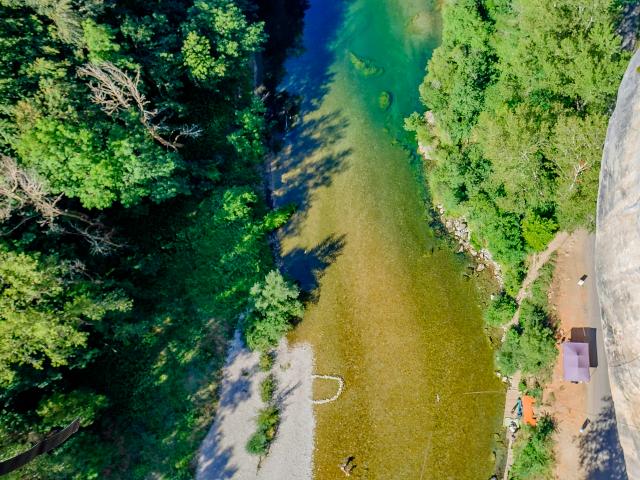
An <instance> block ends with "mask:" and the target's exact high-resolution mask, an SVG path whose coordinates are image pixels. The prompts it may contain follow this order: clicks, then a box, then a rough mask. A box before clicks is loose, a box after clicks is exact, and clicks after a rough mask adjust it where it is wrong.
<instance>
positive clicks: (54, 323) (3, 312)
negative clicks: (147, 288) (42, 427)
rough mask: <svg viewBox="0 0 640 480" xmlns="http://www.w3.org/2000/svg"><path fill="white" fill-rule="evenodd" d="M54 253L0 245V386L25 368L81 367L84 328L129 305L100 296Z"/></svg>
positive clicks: (86, 332) (116, 298)
mask: <svg viewBox="0 0 640 480" xmlns="http://www.w3.org/2000/svg"><path fill="white" fill-rule="evenodd" d="M70 275H71V272H70V270H69V266H67V265H65V264H63V263H60V262H58V261H57V260H56V259H55V258H54V257H43V256H39V255H32V254H27V253H18V252H13V251H10V250H8V249H7V248H6V247H2V248H0V285H1V287H2V291H1V294H0V385H1V386H4V387H7V386H9V385H11V383H12V382H13V381H14V380H15V379H16V376H17V375H18V372H19V371H22V370H23V369H24V368H25V367H28V368H31V369H36V370H41V369H43V368H44V367H45V366H51V367H53V368H58V367H61V366H63V365H82V364H83V358H84V357H83V354H82V352H83V351H86V347H87V340H88V337H89V331H90V330H89V328H87V327H88V326H90V325H91V324H92V323H95V322H99V321H100V320H101V319H102V318H103V317H104V316H105V315H106V314H107V313H108V312H111V311H125V310H127V309H128V308H129V306H130V305H129V302H127V301H126V300H125V299H124V298H123V297H122V296H121V295H107V296H104V295H103V296H100V295H95V294H94V293H92V291H91V288H90V285H87V284H86V283H84V282H77V281H74V280H73V277H72V276H70Z"/></svg>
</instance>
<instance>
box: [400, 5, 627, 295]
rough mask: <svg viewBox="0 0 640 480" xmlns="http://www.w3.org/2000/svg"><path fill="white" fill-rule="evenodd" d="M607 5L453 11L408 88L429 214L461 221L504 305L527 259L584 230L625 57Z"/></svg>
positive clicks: (590, 222) (449, 8)
mask: <svg viewBox="0 0 640 480" xmlns="http://www.w3.org/2000/svg"><path fill="white" fill-rule="evenodd" d="M620 7H621V5H620V4H619V3H618V2H616V1H611V0H596V1H593V2H583V1H580V0H562V1H551V0H543V1H536V2H532V1H528V0H490V1H489V0H456V1H452V2H448V3H446V4H445V7H444V9H443V33H442V44H441V46H440V47H439V48H438V49H436V50H435V52H434V54H433V57H432V58H431V60H430V61H429V65H428V69H427V70H428V73H427V75H426V77H425V79H424V82H423V84H422V85H421V87H420V94H421V99H422V102H423V104H424V105H425V108H426V109H427V111H429V112H430V113H429V115H427V116H422V115H418V114H414V115H413V116H411V117H410V118H408V119H407V122H406V126H407V128H408V129H410V130H414V131H416V132H417V136H418V140H419V141H420V143H421V144H423V145H425V146H429V147H431V148H430V152H431V153H430V155H429V158H428V159H427V160H426V165H427V169H428V175H427V177H428V181H429V186H430V190H431V194H432V196H433V199H434V202H435V203H439V204H442V205H444V207H445V208H446V210H447V211H448V214H450V215H453V216H456V215H459V216H464V217H466V218H467V220H468V221H469V225H470V227H471V231H472V241H473V242H474V243H475V244H476V246H482V247H488V248H489V250H490V251H491V252H492V253H493V254H494V256H495V258H496V259H497V260H498V262H499V263H500V264H501V265H502V267H503V271H504V274H505V287H506V290H507V293H509V294H511V295H514V294H515V293H516V292H517V289H518V288H519V283H520V280H521V278H522V275H523V273H524V258H525V255H526V254H527V253H528V252H531V251H540V250H543V249H544V248H545V247H546V245H547V244H548V242H549V241H550V240H551V239H552V238H553V235H554V234H555V232H556V231H557V230H559V229H563V230H565V229H568V230H573V229H575V228H578V227H587V228H593V226H594V223H595V206H596V195H597V189H598V175H599V165H600V156H601V151H602V145H603V142H604V137H605V133H606V126H607V118H608V115H609V114H610V112H611V109H612V108H613V102H614V100H615V95H616V91H617V88H618V85H619V83H620V79H621V78H622V74H623V72H624V68H625V66H626V64H627V61H628V58H629V54H628V53H627V52H625V51H623V50H622V48H621V45H622V40H621V38H620V37H619V36H618V35H617V33H616V31H615V25H616V22H617V21H618V19H619V15H620Z"/></svg>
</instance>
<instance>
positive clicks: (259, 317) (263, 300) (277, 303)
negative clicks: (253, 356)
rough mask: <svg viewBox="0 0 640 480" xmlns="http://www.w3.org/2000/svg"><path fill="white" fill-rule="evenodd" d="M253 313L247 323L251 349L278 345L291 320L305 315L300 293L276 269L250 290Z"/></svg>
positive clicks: (247, 337)
mask: <svg viewBox="0 0 640 480" xmlns="http://www.w3.org/2000/svg"><path fill="white" fill-rule="evenodd" d="M250 295H251V307H252V312H251V314H250V315H249V316H248V318H247V320H246V321H245V324H244V334H245V339H246V342H247V345H248V346H249V348H251V349H252V350H265V349H268V348H271V347H273V346H275V345H276V344H277V343H278V341H279V340H280V338H281V337H282V336H283V335H284V334H285V333H287V332H288V331H289V330H290V329H291V320H293V319H294V318H299V317H301V316H302V312H303V307H302V302H300V300H298V297H299V295H300V290H299V289H298V288H297V287H296V286H295V285H293V284H292V283H291V282H288V281H286V280H285V279H284V277H283V276H282V274H281V273H280V272H278V271H277V270H272V271H271V272H269V273H268V274H267V276H266V277H265V279H264V281H262V282H258V283H256V284H255V285H254V286H253V287H252V288H251V292H250Z"/></svg>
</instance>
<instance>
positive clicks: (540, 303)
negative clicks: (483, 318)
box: [496, 258, 558, 384]
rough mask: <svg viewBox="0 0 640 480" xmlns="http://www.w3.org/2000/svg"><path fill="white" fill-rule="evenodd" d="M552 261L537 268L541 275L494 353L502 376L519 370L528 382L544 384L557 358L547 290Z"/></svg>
mask: <svg viewBox="0 0 640 480" xmlns="http://www.w3.org/2000/svg"><path fill="white" fill-rule="evenodd" d="M554 265H555V262H554V259H553V258H552V259H551V260H549V262H547V264H546V265H545V266H544V267H542V268H541V269H540V275H539V277H538V278H537V279H536V281H535V282H534V283H533V285H532V286H531V292H530V295H529V297H527V298H525V299H524V300H523V301H522V303H521V304H520V317H519V321H518V323H517V324H516V325H513V326H511V327H510V328H509V330H507V333H506V337H505V340H504V342H502V345H501V346H500V349H499V350H498V352H497V356H496V360H497V361H496V363H497V366H498V368H499V369H500V371H501V372H502V373H504V374H505V375H513V374H514V373H515V372H516V371H518V370H520V371H522V373H523V374H524V375H525V377H526V378H528V379H529V381H528V383H532V384H534V383H536V384H544V382H545V380H547V379H548V378H549V377H550V375H551V371H552V369H553V365H554V364H555V361H556V357H557V355H558V349H557V348H556V332H555V321H554V319H553V316H552V314H551V311H550V308H549V299H548V293H547V292H548V289H549V286H550V285H551V280H552V277H553V269H554Z"/></svg>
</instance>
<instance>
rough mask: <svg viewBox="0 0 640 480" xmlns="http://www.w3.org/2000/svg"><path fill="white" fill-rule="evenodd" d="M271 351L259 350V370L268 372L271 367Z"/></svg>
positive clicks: (272, 359) (272, 358) (272, 357)
mask: <svg viewBox="0 0 640 480" xmlns="http://www.w3.org/2000/svg"><path fill="white" fill-rule="evenodd" d="M273 362H274V354H273V352H260V370H262V371H263V372H268V371H269V370H271V368H272V367H273Z"/></svg>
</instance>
